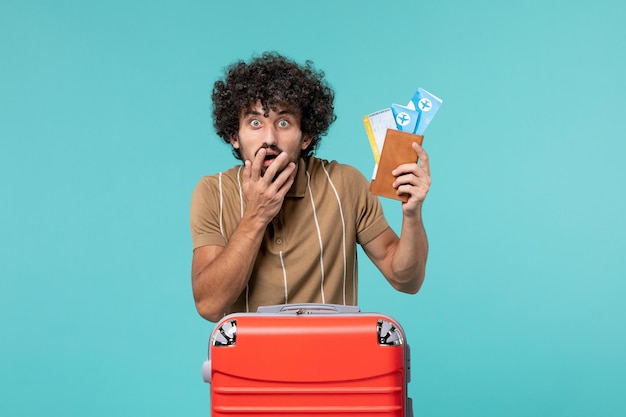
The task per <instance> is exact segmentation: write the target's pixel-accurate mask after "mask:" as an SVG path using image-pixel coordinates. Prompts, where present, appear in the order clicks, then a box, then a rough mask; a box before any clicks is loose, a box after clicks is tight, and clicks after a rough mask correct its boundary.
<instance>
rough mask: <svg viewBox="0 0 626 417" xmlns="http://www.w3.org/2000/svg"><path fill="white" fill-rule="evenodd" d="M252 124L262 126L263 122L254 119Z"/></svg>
mask: <svg viewBox="0 0 626 417" xmlns="http://www.w3.org/2000/svg"><path fill="white" fill-rule="evenodd" d="M250 126H252V127H260V126H261V122H260V121H258V120H256V119H254V120H252V121H251V122H250Z"/></svg>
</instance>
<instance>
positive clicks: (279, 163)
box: [243, 148, 297, 225]
mask: <svg viewBox="0 0 626 417" xmlns="http://www.w3.org/2000/svg"><path fill="white" fill-rule="evenodd" d="M266 152H267V151H266V150H265V149H264V148H261V149H260V150H259V151H258V152H257V154H256V155H255V157H254V160H253V161H252V162H251V161H248V160H247V161H245V162H244V170H243V194H244V200H245V202H246V212H245V216H249V218H250V219H257V220H258V221H259V222H262V223H263V224H264V225H267V224H268V223H269V222H270V221H271V220H272V219H273V218H274V217H275V216H276V215H277V214H278V212H279V211H280V208H281V207H282V205H283V200H284V199H285V195H287V192H288V191H289V189H290V188H291V185H292V184H293V182H294V181H295V178H296V171H297V166H296V164H295V163H294V162H292V161H289V160H288V159H287V154H286V153H285V152H281V153H280V155H278V156H277V157H276V159H274V161H273V162H272V164H271V165H270V166H269V167H267V169H266V170H265V173H263V163H264V161H265V155H266Z"/></svg>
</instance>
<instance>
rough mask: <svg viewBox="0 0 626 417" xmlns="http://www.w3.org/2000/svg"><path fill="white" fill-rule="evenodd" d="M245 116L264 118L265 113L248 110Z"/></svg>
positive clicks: (244, 113)
mask: <svg viewBox="0 0 626 417" xmlns="http://www.w3.org/2000/svg"><path fill="white" fill-rule="evenodd" d="M243 115H244V116H250V115H252V116H262V115H263V113H261V112H260V111H257V110H255V109H247V110H245V111H244V112H243Z"/></svg>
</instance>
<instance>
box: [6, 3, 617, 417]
mask: <svg viewBox="0 0 626 417" xmlns="http://www.w3.org/2000/svg"><path fill="white" fill-rule="evenodd" d="M381 3H383V2H377V1H371V0H359V1H335V0H333V1H317V2H308V3H303V2H296V1H267V2H251V1H238V2H225V1H223V2H211V1H198V0H196V1H192V0H189V1H180V2H166V1H108V2H93V1H92V2H89V1H69V0H68V1H56V2H47V1H19V0H3V1H2V2H1V3H0V61H1V63H0V201H1V203H0V249H1V251H0V338H1V339H0V340H1V341H0V398H1V399H0V414H1V415H7V416H38V415H59V416H61V415H62V416H81V417H82V416H94V417H95V416H109V415H121V416H126V415H128V416H131V415H133V416H135V415H151V416H172V415H185V416H205V415H208V409H209V399H208V392H209V391H208V390H209V387H208V385H206V384H204V383H203V382H202V380H201V376H200V366H201V363H202V361H203V359H204V358H205V355H206V345H207V338H208V334H209V332H210V330H211V328H212V325H211V324H210V323H208V322H206V321H203V320H202V319H201V318H200V317H199V316H198V315H197V314H196V312H195V309H194V306H193V301H192V296H191V288H190V274H189V272H190V260H191V241H190V237H189V233H188V207H189V198H190V194H191V191H192V189H193V187H194V185H195V184H196V182H197V181H198V179H199V178H200V177H201V176H202V175H204V174H210V173H214V172H216V171H219V170H222V169H224V168H227V167H230V166H232V165H233V164H234V163H235V160H234V159H233V158H232V157H231V156H230V150H229V149H228V147H226V146H225V145H223V144H221V143H220V142H219V141H218V140H217V137H216V135H215V134H214V133H213V131H212V127H211V119H210V103H209V102H210V90H211V87H212V83H213V81H214V80H215V78H216V77H217V76H218V75H219V74H220V73H221V71H222V69H223V67H224V66H225V65H227V64H228V63H230V62H232V61H233V60H235V59H237V58H248V57H249V56H250V55H251V54H253V53H259V52H262V51H264V50H278V51H281V52H283V53H285V54H287V55H289V56H291V57H293V58H295V59H297V60H300V61H302V60H305V59H312V60H313V61H314V62H315V63H316V66H317V67H319V68H321V69H323V70H325V72H326V74H327V78H328V79H329V81H330V82H331V84H332V85H333V86H334V87H335V89H336V93H337V106H336V107H337V112H338V115H339V118H338V120H337V122H336V123H335V125H334V126H333V128H332V129H331V131H330V134H329V136H328V137H326V138H325V139H324V141H323V142H322V146H321V148H320V150H319V152H318V154H319V155H320V156H322V157H325V158H327V159H339V160H341V161H342V162H346V163H351V164H353V165H355V166H357V167H358V168H359V169H360V170H361V171H362V172H363V173H364V174H365V175H367V176H369V175H370V173H371V170H372V168H373V160H372V156H371V152H370V149H369V146H368V143H367V138H366V136H365V132H364V129H363V125H362V123H361V117H362V116H363V115H364V114H367V113H369V112H372V111H375V110H378V109H380V108H382V107H386V106H388V105H390V104H391V103H393V102H396V103H405V102H407V101H408V99H409V98H410V97H411V95H412V94H413V92H414V90H415V89H417V87H420V86H421V87H424V88H426V89H427V90H429V91H431V92H433V93H435V94H436V95H438V96H440V97H442V98H443V99H444V104H443V107H442V108H441V110H440V112H439V114H438V115H437V117H436V119H435V120H434V121H433V123H432V124H431V126H430V127H429V129H428V131H427V132H426V140H425V147H426V148H427V151H428V152H429V154H430V157H431V164H432V176H433V186H432V189H431V192H430V194H429V197H428V200H427V203H426V206H425V213H424V215H425V221H426V226H427V229H428V234H429V238H430V243H431V254H430V259H429V264H428V272H427V274H428V276H427V281H426V283H425V285H424V287H423V289H422V291H421V292H420V293H419V294H418V295H416V296H408V295H403V294H398V293H395V292H394V291H393V290H392V289H391V288H390V287H389V286H388V285H387V284H386V283H385V282H384V279H382V278H381V277H380V276H379V274H378V273H377V271H376V270H374V269H373V268H372V267H371V265H370V264H369V261H368V260H367V259H366V258H365V257H362V259H361V266H360V270H361V286H360V287H361V307H362V309H363V310H369V311H384V312H386V313H388V314H390V315H392V316H394V317H396V318H397V319H398V320H399V321H400V322H401V323H403V324H404V327H405V330H406V331H407V333H408V337H409V341H410V342H411V345H412V352H413V380H412V382H411V384H410V390H411V395H412V396H413V397H414V399H415V409H416V415H422V416H459V415H464V416H481V417H485V416H503V415H506V416H520V417H521V416H551V417H552V416H568V417H572V416H603V417H607V416H623V415H625V414H626V399H625V398H626V397H624V395H623V393H624V387H625V386H626V363H625V362H626V359H625V358H626V356H625V355H624V352H625V351H626V331H625V330H626V329H625V325H624V318H625V317H626V303H624V301H623V300H624V297H625V295H626V283H625V282H626V280H625V278H626V267H625V266H624V261H623V259H624V256H623V255H622V254H621V252H622V251H623V249H624V247H625V244H626V241H625V235H626V226H625V222H624V213H625V212H626V207H625V205H626V204H625V198H624V185H623V183H624V180H625V179H626V175H625V174H624V169H623V165H624V163H623V161H624V155H625V154H626V145H625V142H624V137H625V136H624V128H623V123H624V120H625V118H624V116H623V113H624V110H625V109H626V99H625V97H626V83H625V81H624V74H626V58H625V55H624V45H626V29H625V26H624V21H625V20H626V6H624V3H623V2H621V1H608V0H598V1H594V2H571V1H565V0H555V1H545V0H544V1H539V0H537V1H534V0H523V1H520V2H512V3H511V2H493V1H474V2H465V1H456V2H455V1H436V2H435V1H432V2H425V1H412V2H408V1H406V2H397V3H395V4H393V3H389V4H388V5H387V6H382V5H381ZM384 207H385V210H386V213H387V215H388V217H389V220H390V222H391V223H392V225H393V226H394V227H395V228H397V227H399V223H400V207H399V206H398V204H397V202H395V201H387V200H386V201H385V202H384Z"/></svg>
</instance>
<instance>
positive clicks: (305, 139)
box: [300, 135, 313, 150]
mask: <svg viewBox="0 0 626 417" xmlns="http://www.w3.org/2000/svg"><path fill="white" fill-rule="evenodd" d="M312 141H313V138H312V137H311V135H304V137H303V138H302V145H300V149H302V150H305V149H306V148H308V147H309V145H310V144H311V142H312Z"/></svg>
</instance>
